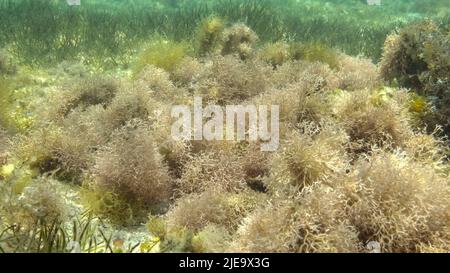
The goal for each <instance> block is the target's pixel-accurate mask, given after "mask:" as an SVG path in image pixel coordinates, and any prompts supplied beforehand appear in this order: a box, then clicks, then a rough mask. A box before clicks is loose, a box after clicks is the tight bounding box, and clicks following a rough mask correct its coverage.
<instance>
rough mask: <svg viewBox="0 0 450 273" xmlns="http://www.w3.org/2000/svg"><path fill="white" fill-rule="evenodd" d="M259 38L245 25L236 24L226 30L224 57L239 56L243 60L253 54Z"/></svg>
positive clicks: (223, 48) (223, 44)
mask: <svg viewBox="0 0 450 273" xmlns="http://www.w3.org/2000/svg"><path fill="white" fill-rule="evenodd" d="M257 40H258V36H257V35H256V33H255V32H253V30H251V29H250V28H249V27H248V26H246V25H244V24H235V25H233V26H231V27H229V28H227V29H225V30H224V34H223V40H222V55H229V54H237V55H238V56H239V57H240V58H241V59H242V60H245V59H248V58H249V57H250V56H251V55H252V54H253V47H254V46H255V43H256V42H257Z"/></svg>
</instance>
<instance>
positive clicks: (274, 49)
mask: <svg viewBox="0 0 450 273" xmlns="http://www.w3.org/2000/svg"><path fill="white" fill-rule="evenodd" d="M289 49H290V48H289V45H288V44H287V43H286V42H283V41H279V42H276V43H270V44H267V45H266V46H265V47H264V48H263V49H262V50H261V52H260V53H259V55H260V56H259V58H261V59H262V60H265V61H266V62H268V63H270V64H271V65H272V66H273V67H274V68H276V67H278V66H280V65H282V64H283V63H285V62H286V61H287V60H289V59H290V58H291V54H290V51H289Z"/></svg>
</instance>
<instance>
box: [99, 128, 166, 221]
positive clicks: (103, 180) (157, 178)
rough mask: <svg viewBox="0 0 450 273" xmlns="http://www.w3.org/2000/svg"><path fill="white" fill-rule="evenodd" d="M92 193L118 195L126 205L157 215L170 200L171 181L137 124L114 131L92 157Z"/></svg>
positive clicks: (149, 139) (146, 132) (147, 133)
mask: <svg viewBox="0 0 450 273" xmlns="http://www.w3.org/2000/svg"><path fill="white" fill-rule="evenodd" d="M91 172H92V184H93V188H94V189H96V188H97V189H100V190H103V191H104V192H112V193H115V194H118V196H119V197H120V198H122V199H123V200H126V201H127V202H130V203H138V204H142V207H143V208H145V207H147V208H150V209H152V210H153V211H156V212H157V211H161V210H162V209H164V207H165V206H167V205H168V203H169V201H170V198H171V197H172V194H173V193H172V189H173V185H172V181H171V179H170V177H169V175H168V171H167V168H166V167H165V166H164V165H163V162H162V158H161V156H160V155H159V153H158V151H157V148H156V146H155V143H154V141H153V140H152V134H151V132H150V131H149V128H148V126H147V125H146V124H145V123H144V122H142V121H139V120H134V121H130V122H128V123H127V124H126V125H125V126H124V127H123V128H120V129H118V130H116V131H115V132H114V133H113V135H112V138H111V141H110V142H109V143H108V144H107V145H106V146H104V147H102V148H101V149H100V150H99V151H98V153H97V155H96V156H95V165H94V166H93V168H92V170H91Z"/></svg>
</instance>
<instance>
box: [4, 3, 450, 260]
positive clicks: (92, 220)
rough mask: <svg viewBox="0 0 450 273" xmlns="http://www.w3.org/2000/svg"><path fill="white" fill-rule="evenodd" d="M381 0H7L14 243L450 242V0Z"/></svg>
mask: <svg viewBox="0 0 450 273" xmlns="http://www.w3.org/2000/svg"><path fill="white" fill-rule="evenodd" d="M368 2H370V3H373V2H374V3H375V4H373V5H369V4H368ZM377 2H378V1H365V0H334V1H331V0H329V1H325V0H305V1H296V0H159V1H157V0H108V1H106V0H104V1H103V0H80V1H79V5H78V3H77V1H72V0H71V1H66V0H0V253H11V252H20V253H23V252H31V253H36V252H45V253H47V252H71V253H79V252H83V253H105V252H106V253H129V252H132V253H157V252H195V253H197V252H198V253H204V252H207V253H209V252H219V253H222V252H244V253H248V252H250V253H254V252H256V253H269V252H282V253H291V252H300V253H310V252H327V253H328V252H338V253H343V252H362V253H371V252H383V253H385V252H389V253H390V252H394V253H409V252H413V253H428V252H444V253H448V252H450V145H449V140H448V136H449V135H450V6H449V5H448V0H428V1H420V0H417V1H412V0H411V1H407V0H381V1H380V5H378V4H377ZM69 3H70V4H69ZM195 97H201V98H202V100H203V104H204V105H217V106H220V107H226V106H227V105H255V106H267V105H277V106H279V148H278V149H277V150H276V151H272V152H264V151H261V149H260V144H261V143H260V141H256V142H254V141H247V140H246V141H225V140H224V141H207V140H176V139H174V138H173V137H172V132H171V127H172V124H173V123H174V118H173V117H172V115H171V109H172V107H173V106H174V105H186V106H189V107H192V106H193V105H194V98H195Z"/></svg>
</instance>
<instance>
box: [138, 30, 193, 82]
mask: <svg viewBox="0 0 450 273" xmlns="http://www.w3.org/2000/svg"><path fill="white" fill-rule="evenodd" d="M188 49H189V47H188V45H187V44H186V43H183V42H181V43H177V42H174V41H170V40H164V39H156V40H154V41H151V42H150V44H149V45H148V46H146V48H145V49H144V51H143V52H142V53H141V54H140V56H139V57H138V58H137V60H136V62H135V63H134V65H133V75H135V76H136V75H138V74H139V73H141V72H142V71H143V69H144V68H145V67H146V66H147V65H154V66H156V67H158V68H162V69H164V70H166V71H168V72H171V71H173V70H175V69H176V67H177V65H178V64H179V63H180V62H181V61H182V60H183V59H184V57H186V56H187V54H188Z"/></svg>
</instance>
